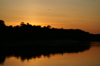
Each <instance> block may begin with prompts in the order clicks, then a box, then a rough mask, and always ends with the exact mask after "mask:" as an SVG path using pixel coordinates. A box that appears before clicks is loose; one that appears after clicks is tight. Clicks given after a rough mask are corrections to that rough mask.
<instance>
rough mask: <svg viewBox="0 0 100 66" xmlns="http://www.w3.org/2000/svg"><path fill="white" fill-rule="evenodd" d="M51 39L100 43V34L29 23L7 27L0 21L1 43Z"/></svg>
mask: <svg viewBox="0 0 100 66" xmlns="http://www.w3.org/2000/svg"><path fill="white" fill-rule="evenodd" d="M50 39H68V40H80V41H81V40H82V41H100V34H98V35H97V34H96V35H94V34H90V33H89V32H85V31H82V30H80V29H75V30H74V29H63V28H61V29H57V28H52V27H51V26H50V25H48V26H44V27H41V26H35V25H31V24H29V23H27V24H25V23H24V22H21V24H20V25H17V26H14V27H13V26H6V25H5V23H4V21H3V20H0V42H5V41H6V42H10V41H11V42H12V41H31V40H32V41H34V40H50Z"/></svg>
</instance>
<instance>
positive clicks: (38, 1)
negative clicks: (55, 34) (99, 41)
mask: <svg viewBox="0 0 100 66" xmlns="http://www.w3.org/2000/svg"><path fill="white" fill-rule="evenodd" d="M0 20H4V21H5V24H6V25H19V24H20V22H25V23H30V24H32V25H34V24H35V25H42V26H44V25H51V26H52V27H56V28H64V29H82V30H84V31H87V32H90V33H93V34H100V0H0Z"/></svg>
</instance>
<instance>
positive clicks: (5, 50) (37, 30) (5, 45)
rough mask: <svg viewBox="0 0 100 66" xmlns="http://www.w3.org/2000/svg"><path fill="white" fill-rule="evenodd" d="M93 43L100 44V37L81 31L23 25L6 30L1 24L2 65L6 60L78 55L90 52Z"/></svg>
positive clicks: (0, 60)
mask: <svg viewBox="0 0 100 66" xmlns="http://www.w3.org/2000/svg"><path fill="white" fill-rule="evenodd" d="M90 41H100V34H90V33H89V32H85V31H83V30H80V29H75V30H74V29H63V28H61V29H57V28H52V27H51V26H50V25H48V26H44V27H41V26H40V25H38V26H35V25H31V24H29V23H27V24H25V23H24V22H21V24H20V25H17V26H14V27H13V26H6V25H5V22H4V21H3V20H0V63H4V61H5V58H6V57H10V56H15V57H21V59H22V60H25V59H31V58H36V57H40V56H41V55H44V56H49V55H50V54H57V53H59V54H63V53H74V52H75V53H78V52H83V51H85V50H88V49H89V48H90Z"/></svg>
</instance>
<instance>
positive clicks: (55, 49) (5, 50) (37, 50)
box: [0, 42, 91, 64]
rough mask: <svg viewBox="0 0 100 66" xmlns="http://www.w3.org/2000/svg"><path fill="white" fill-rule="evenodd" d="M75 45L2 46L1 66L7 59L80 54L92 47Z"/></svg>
mask: <svg viewBox="0 0 100 66" xmlns="http://www.w3.org/2000/svg"><path fill="white" fill-rule="evenodd" d="M83 43H84V42H82V44H81V43H80V44H75V45H73V46H72V45H54V46H53V45H35V46H33V45H16V46H0V64H3V63H4V61H5V59H6V58H7V57H12V56H14V57H17V58H19V57H20V58H19V59H21V60H22V61H24V60H30V59H35V58H40V57H41V55H43V56H46V57H50V54H52V55H55V54H62V55H63V53H78V52H83V51H86V50H89V49H90V47H91V45H90V43H89V42H86V43H84V44H87V45H84V44H83Z"/></svg>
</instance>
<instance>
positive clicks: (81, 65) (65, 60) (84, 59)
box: [1, 45, 100, 66]
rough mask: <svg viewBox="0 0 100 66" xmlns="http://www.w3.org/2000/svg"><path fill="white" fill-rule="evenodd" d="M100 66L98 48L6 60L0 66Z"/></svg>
mask: <svg viewBox="0 0 100 66" xmlns="http://www.w3.org/2000/svg"><path fill="white" fill-rule="evenodd" d="M67 65H68V66H100V46H99V47H97V46H94V45H93V46H92V47H91V48H90V49H89V50H87V51H84V52H79V53H64V54H55V55H53V54H50V55H49V57H47V56H43V55H41V57H37V58H32V59H30V60H28V61H27V60H24V61H21V60H20V57H19V59H18V58H16V57H10V58H6V61H5V63H4V65H1V66H67Z"/></svg>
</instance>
